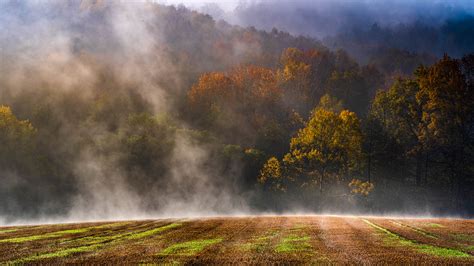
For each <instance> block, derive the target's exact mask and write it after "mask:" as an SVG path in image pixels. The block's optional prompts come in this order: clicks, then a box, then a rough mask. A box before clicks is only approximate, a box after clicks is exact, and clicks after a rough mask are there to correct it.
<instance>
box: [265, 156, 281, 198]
mask: <svg viewBox="0 0 474 266" xmlns="http://www.w3.org/2000/svg"><path fill="white" fill-rule="evenodd" d="M283 178H284V176H283V174H282V168H281V165H280V161H278V159H277V158H276V157H271V158H270V159H268V161H267V162H266V163H265V164H264V165H263V168H262V170H261V171H260V175H259V177H258V182H259V183H260V184H264V186H265V187H268V188H270V189H271V190H275V191H286V186H285V184H284V183H283Z"/></svg>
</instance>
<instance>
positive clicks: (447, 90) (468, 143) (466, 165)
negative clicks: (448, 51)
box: [416, 55, 474, 204]
mask: <svg viewBox="0 0 474 266" xmlns="http://www.w3.org/2000/svg"><path fill="white" fill-rule="evenodd" d="M473 57H474V56H473V55H470V56H466V57H464V58H463V59H462V60H456V59H452V58H450V57H448V56H446V55H445V56H444V57H443V58H442V59H441V60H440V61H438V62H437V63H436V64H434V65H433V66H431V67H429V68H426V69H422V71H420V74H419V83H420V90H419V91H418V93H417V94H416V98H417V100H418V101H419V102H420V103H421V104H422V105H423V113H422V120H423V122H424V123H426V124H427V127H426V128H424V129H423V131H422V132H421V133H422V138H423V140H424V141H426V142H432V143H433V144H434V145H436V147H437V148H439V150H440V151H441V153H442V154H443V157H444V160H445V162H446V164H447V168H448V169H449V170H448V171H449V173H450V181H451V184H452V188H453V192H454V193H455V194H456V197H457V201H458V204H460V203H461V198H463V196H464V195H465V194H466V193H469V191H468V190H466V187H465V185H466V182H467V181H468V179H470V178H472V174H473V169H472V164H473V155H474V153H473V151H474V150H473V148H474V86H473V84H474V79H473V73H474V71H473V69H474V63H473V62H474V60H473Z"/></svg>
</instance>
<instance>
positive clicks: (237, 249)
mask: <svg viewBox="0 0 474 266" xmlns="http://www.w3.org/2000/svg"><path fill="white" fill-rule="evenodd" d="M104 262H107V263H122V264H123V263H177V264H185V263H206V264H223V263H224V264H227V263H238V264H267V263H297V264H302V263H305V264H306V263H358V264H377V263H395V262H396V263H436V264H440V263H441V264H445V263H446V264H471V265H472V264H474V221H472V220H461V219H396V218H374V217H339V216H301V217H300V216H268V217H259V216H254V217H232V218H205V219H173V220H147V221H128V222H122V221H121V222H104V223H83V224H60V225H40V226H17V227H0V264H23V263H24V264H41V263H44V264H59V263H104Z"/></svg>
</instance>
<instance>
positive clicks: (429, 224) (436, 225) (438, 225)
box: [423, 223, 444, 228]
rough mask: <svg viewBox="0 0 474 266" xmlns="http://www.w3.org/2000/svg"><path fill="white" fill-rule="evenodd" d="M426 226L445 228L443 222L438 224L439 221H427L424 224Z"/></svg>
mask: <svg viewBox="0 0 474 266" xmlns="http://www.w3.org/2000/svg"><path fill="white" fill-rule="evenodd" d="M423 225H424V226H427V227H434V228H443V227H444V225H442V224H437V223H425V224H423Z"/></svg>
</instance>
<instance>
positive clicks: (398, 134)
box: [371, 78, 427, 186]
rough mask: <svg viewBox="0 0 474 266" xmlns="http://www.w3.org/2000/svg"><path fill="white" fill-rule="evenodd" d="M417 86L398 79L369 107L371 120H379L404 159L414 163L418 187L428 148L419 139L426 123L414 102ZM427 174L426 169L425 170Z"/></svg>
mask: <svg viewBox="0 0 474 266" xmlns="http://www.w3.org/2000/svg"><path fill="white" fill-rule="evenodd" d="M418 91H419V85H418V82H417V80H415V79H402V78H399V79H397V80H396V82H395V83H394V84H393V85H392V86H391V87H390V89H389V90H388V91H380V92H378V93H377V95H376V97H375V99H374V101H373V104H372V108H371V117H372V118H374V119H376V120H378V121H379V122H380V124H381V125H382V127H383V130H384V131H386V132H389V134H390V135H392V137H393V139H395V140H396V141H397V142H398V144H399V145H400V146H401V147H402V148H403V152H404V156H405V157H407V158H413V159H414V160H415V182H416V185H418V186H419V185H421V180H422V176H423V166H424V165H425V164H423V161H424V160H427V145H426V142H425V141H424V140H423V139H422V131H423V129H424V128H425V123H424V122H423V120H422V105H421V104H420V102H419V101H418V100H417V97H416V95H417V93H418ZM425 171H426V169H425Z"/></svg>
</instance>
